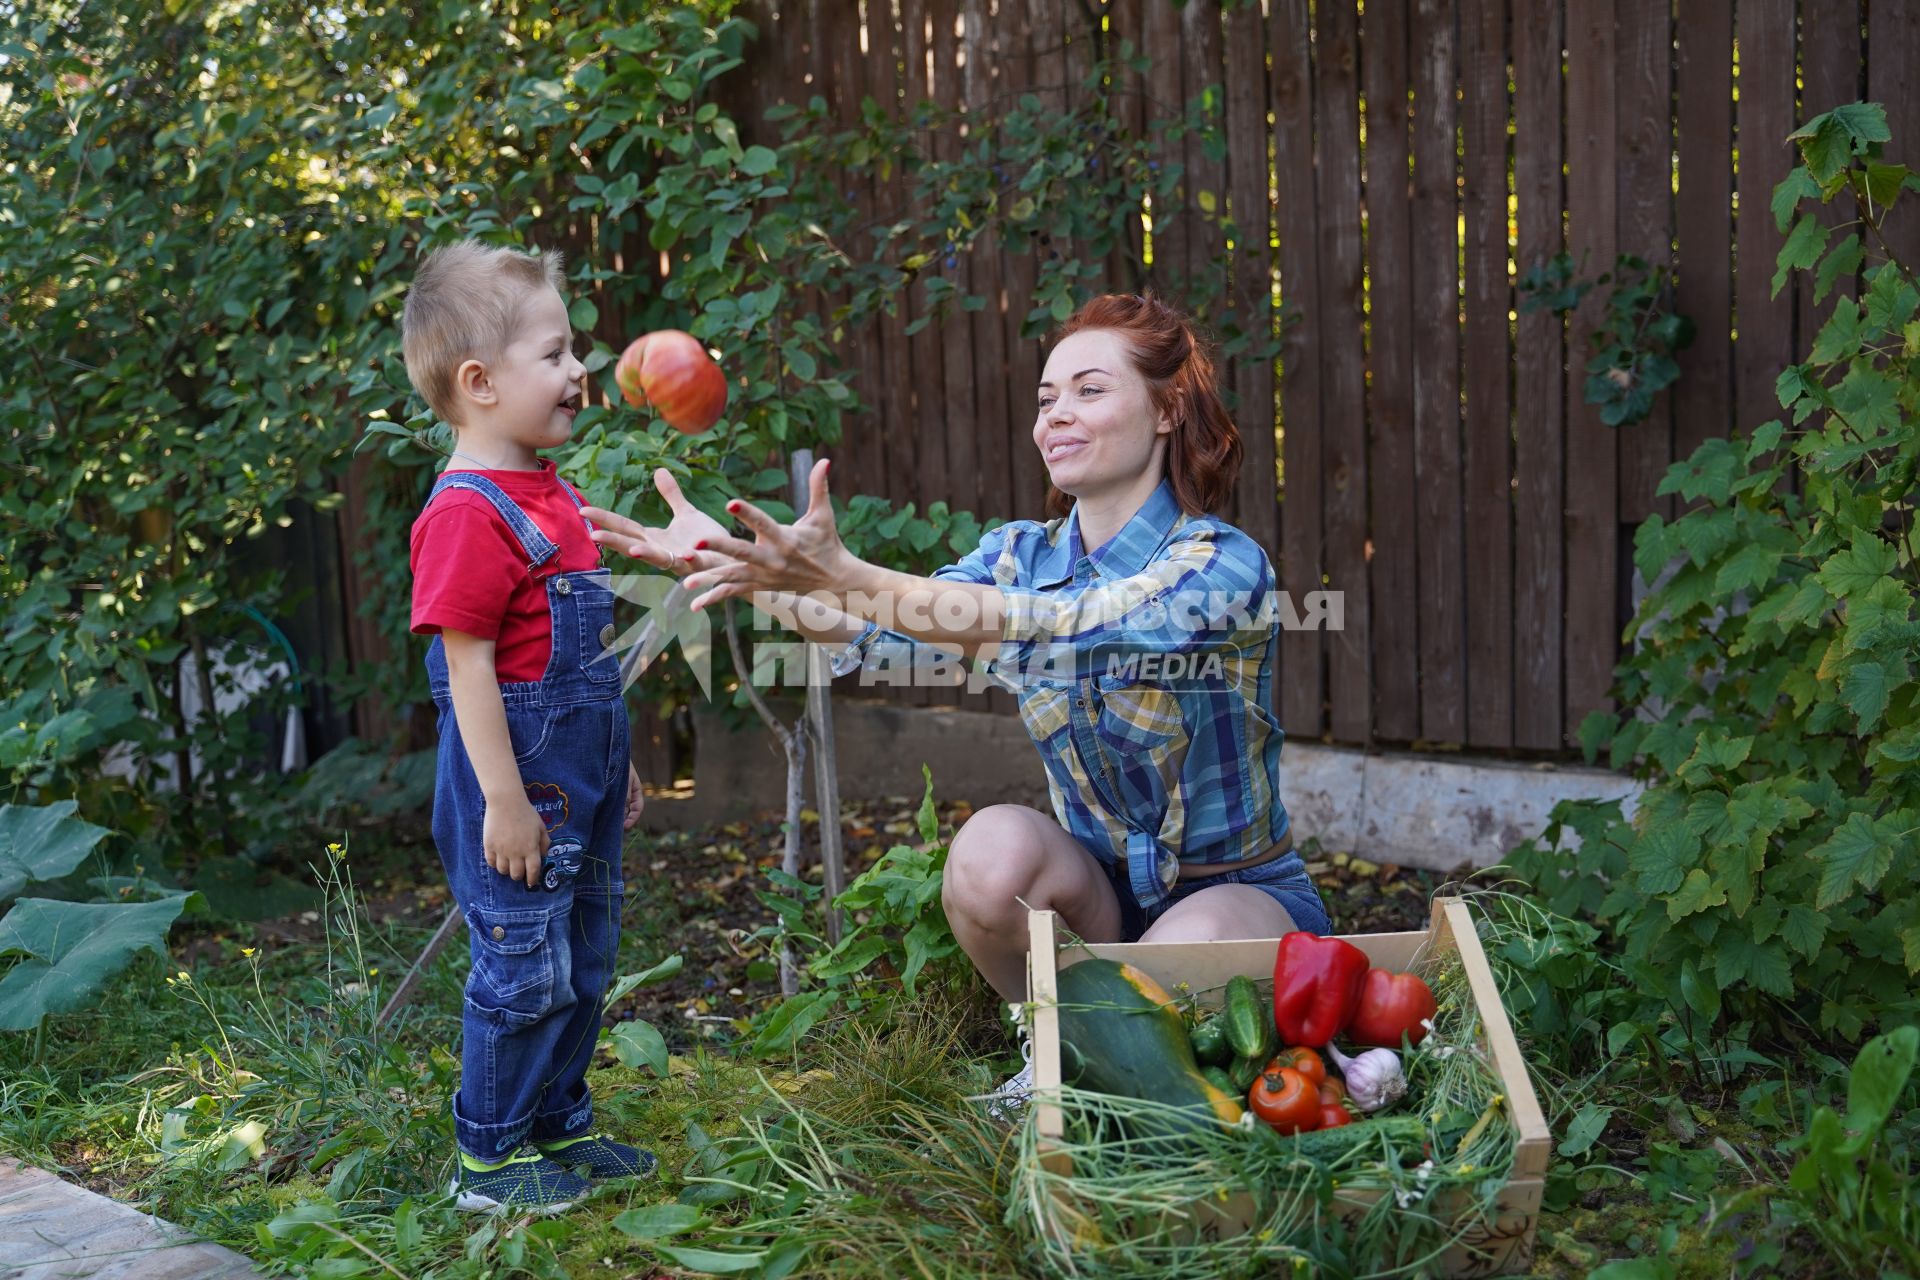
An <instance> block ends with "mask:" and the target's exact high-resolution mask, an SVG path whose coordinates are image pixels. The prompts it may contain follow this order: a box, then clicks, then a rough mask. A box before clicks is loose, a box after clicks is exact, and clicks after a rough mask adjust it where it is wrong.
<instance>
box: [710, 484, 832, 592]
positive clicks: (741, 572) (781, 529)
mask: <svg viewBox="0 0 1920 1280" xmlns="http://www.w3.org/2000/svg"><path fill="white" fill-rule="evenodd" d="M831 465H832V463H831V462H829V461H828V460H827V459H825V458H822V459H821V460H820V461H818V462H816V463H814V464H813V473H812V475H810V476H809V477H808V478H807V514H805V515H803V516H801V517H800V518H799V519H798V520H796V521H794V522H793V523H792V524H781V523H780V522H779V521H777V520H775V519H774V518H773V517H772V516H770V515H768V514H767V513H766V512H764V511H762V510H760V508H758V507H756V506H754V505H753V504H752V503H751V502H747V501H745V500H743V499H739V498H736V499H734V500H733V501H732V502H729V503H728V504H727V510H728V511H729V512H731V513H732V514H733V515H734V516H736V517H737V518H738V519H739V520H740V522H741V523H742V524H744V525H746V526H747V528H749V529H751V530H752V531H753V533H754V535H755V538H754V541H752V542H746V541H743V540H742V539H739V538H730V537H728V536H727V535H726V534H725V533H724V532H722V533H720V534H718V535H717V536H715V535H708V536H705V537H702V538H700V539H698V540H697V541H696V544H695V546H694V555H693V559H692V560H691V561H690V562H689V563H691V564H692V566H693V568H694V570H695V572H693V573H691V574H689V575H687V590H689V591H698V590H700V589H702V588H706V593H705V594H704V595H700V596H697V597H696V598H695V599H694V601H693V604H692V607H693V608H695V609H704V608H705V607H706V606H707V605H709V604H714V603H717V602H718V601H721V600H725V599H727V598H728V597H730V596H745V595H750V594H752V593H754V592H757V591H775V592H781V591H785V592H795V593H798V594H802V595H804V594H806V593H807V592H809V591H821V590H826V591H832V590H836V589H840V588H844V587H845V586H846V585H847V583H846V577H847V571H848V569H849V567H850V562H851V560H852V557H851V556H849V555H848V553H847V548H846V546H845V544H843V543H842V542H841V541H840V530H839V528H838V526H837V525H835V523H834V519H833V503H832V502H830V501H829V500H828V497H827V468H828V467H829V466H831Z"/></svg>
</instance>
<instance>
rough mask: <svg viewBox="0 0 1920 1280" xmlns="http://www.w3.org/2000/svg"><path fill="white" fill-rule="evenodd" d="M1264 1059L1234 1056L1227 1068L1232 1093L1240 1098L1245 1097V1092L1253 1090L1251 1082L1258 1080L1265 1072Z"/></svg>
mask: <svg viewBox="0 0 1920 1280" xmlns="http://www.w3.org/2000/svg"><path fill="white" fill-rule="evenodd" d="M1268 1061H1269V1060H1268V1059H1266V1058H1242V1057H1238V1056H1236V1057H1235V1058H1234V1060H1233V1065H1232V1066H1230V1067H1228V1068H1227V1078H1228V1079H1229V1080H1231V1081H1233V1088H1234V1092H1235V1093H1238V1094H1239V1095H1240V1096H1241V1097H1243V1098H1244V1097H1246V1096H1247V1090H1249V1089H1251V1088H1253V1082H1254V1081H1255V1080H1258V1079H1259V1078H1260V1073H1261V1071H1263V1070H1265V1068H1266V1065H1267V1062H1268Z"/></svg>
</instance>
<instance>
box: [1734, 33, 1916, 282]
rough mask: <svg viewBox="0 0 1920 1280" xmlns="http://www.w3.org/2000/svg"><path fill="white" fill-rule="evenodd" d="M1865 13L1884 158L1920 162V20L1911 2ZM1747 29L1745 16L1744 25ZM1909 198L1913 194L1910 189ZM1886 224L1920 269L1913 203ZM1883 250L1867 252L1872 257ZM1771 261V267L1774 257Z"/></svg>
mask: <svg viewBox="0 0 1920 1280" xmlns="http://www.w3.org/2000/svg"><path fill="white" fill-rule="evenodd" d="M1867 14H1868V19H1867V97H1868V99H1869V100H1870V101H1873V102H1877V103H1879V104H1880V105H1881V106H1883V107H1885V108H1886V109H1887V128H1888V130H1889V131H1890V132H1891V133H1892V134H1893V139H1892V141H1890V142H1888V143H1887V145H1886V150H1885V158H1886V160H1887V161H1888V163H1890V164H1906V165H1910V166H1913V167H1915V168H1920V21H1916V20H1915V18H1914V12H1913V6H1912V5H1910V4H1899V3H1895V2H1894V0H1881V3H1878V4H1873V5H1869V6H1868V9H1867ZM1741 16H1742V18H1744V17H1745V14H1744V13H1743V14H1742V15H1741ZM1821 21H1822V22H1829V21H1833V19H1829V18H1822V19H1821ZM1745 30H1746V24H1745V22H1744V21H1743V22H1742V23H1741V31H1742V32H1743V33H1744V32H1745ZM1906 199H1907V200H1909V201H1911V200H1912V199H1914V197H1913V196H1912V195H1911V194H1909V195H1908V196H1907V197H1906ZM1882 230H1883V231H1884V233H1885V235H1886V238H1887V247H1888V248H1890V249H1892V250H1893V253H1894V256H1895V257H1897V258H1898V259H1899V260H1900V261H1901V262H1902V263H1904V264H1905V265H1906V267H1907V269H1908V270H1909V271H1920V217H1916V216H1915V215H1914V212H1913V207H1912V205H1910V204H1907V205H1905V207H1904V210H1903V212H1902V213H1901V215H1900V216H1899V217H1897V218H1893V219H1891V220H1889V221H1888V222H1887V224H1886V226H1885V227H1884V228H1883V229H1882ZM1879 256H1880V255H1878V254H1876V255H1874V256H1873V257H1870V258H1868V260H1867V261H1868V263H1869V264H1871V263H1873V262H1875V261H1877V260H1878V259H1879ZM1767 261H1768V271H1769V272H1771V271H1772V261H1773V260H1772V259H1771V258H1769V259H1768V260H1767Z"/></svg>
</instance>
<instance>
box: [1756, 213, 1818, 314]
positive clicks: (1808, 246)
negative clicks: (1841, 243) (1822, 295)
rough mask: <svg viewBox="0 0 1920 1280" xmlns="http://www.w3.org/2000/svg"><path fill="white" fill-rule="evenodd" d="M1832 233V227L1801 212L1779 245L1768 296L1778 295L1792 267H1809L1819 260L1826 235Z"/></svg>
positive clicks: (1809, 214)
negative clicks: (1771, 286) (1776, 263)
mask: <svg viewBox="0 0 1920 1280" xmlns="http://www.w3.org/2000/svg"><path fill="white" fill-rule="evenodd" d="M1832 234H1833V232H1832V229H1831V228H1829V227H1827V226H1826V225H1825V224H1824V223H1822V222H1821V221H1820V220H1819V219H1818V218H1816V217H1814V216H1813V215H1812V214H1811V213H1804V214H1801V215H1800V221H1798V222H1796V223H1794V224H1793V230H1792V231H1791V232H1790V233H1789V234H1788V235H1787V242H1786V244H1784V245H1782V246H1781V247H1780V255H1779V257H1778V259H1776V261H1777V262H1778V264H1779V265H1778V266H1776V267H1775V268H1774V271H1773V293H1772V294H1771V295H1770V296H1772V297H1776V298H1777V297H1779V296H1780V290H1781V289H1782V288H1783V287H1785V285H1786V283H1787V276H1788V275H1790V274H1791V273H1792V272H1793V270H1794V268H1796V267H1800V268H1806V267H1811V266H1812V265H1813V264H1814V263H1816V262H1818V261H1820V254H1821V252H1822V251H1824V250H1825V249H1826V247H1827V237H1828V236H1830V235H1832Z"/></svg>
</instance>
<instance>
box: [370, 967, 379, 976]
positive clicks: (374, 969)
mask: <svg viewBox="0 0 1920 1280" xmlns="http://www.w3.org/2000/svg"><path fill="white" fill-rule="evenodd" d="M379 972H380V970H379V969H378V968H373V969H369V970H367V976H368V977H369V978H371V977H374V976H376V975H378V974H379Z"/></svg>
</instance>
